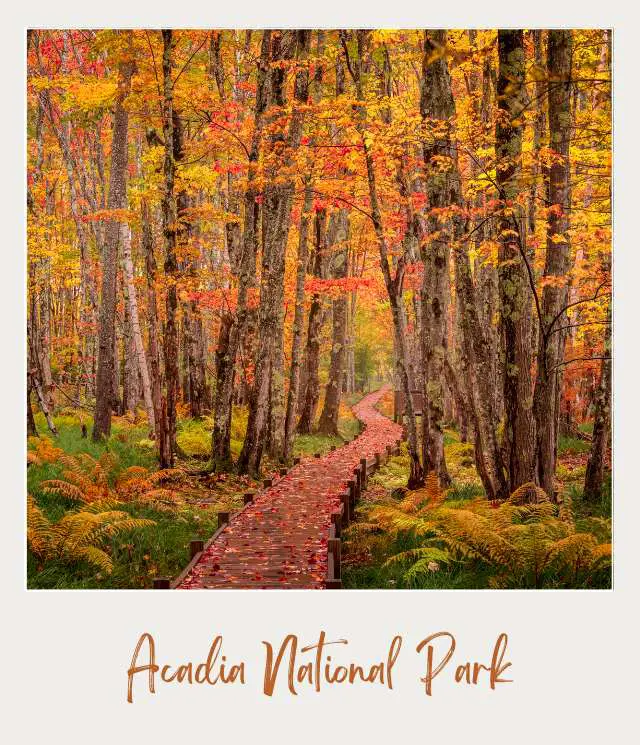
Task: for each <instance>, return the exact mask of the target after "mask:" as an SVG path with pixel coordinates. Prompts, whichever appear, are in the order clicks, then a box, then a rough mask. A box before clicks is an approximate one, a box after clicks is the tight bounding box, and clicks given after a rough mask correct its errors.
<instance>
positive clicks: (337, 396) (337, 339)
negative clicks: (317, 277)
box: [318, 209, 349, 436]
mask: <svg viewBox="0 0 640 745" xmlns="http://www.w3.org/2000/svg"><path fill="white" fill-rule="evenodd" d="M327 238H328V244H329V246H335V245H336V244H337V245H338V246H340V248H339V249H338V251H337V252H336V254H335V255H334V256H333V257H332V260H331V263H332V269H331V275H332V276H333V277H334V278H335V279H344V278H345V277H346V276H347V272H348V268H349V266H348V258H349V251H348V248H347V246H346V245H345V244H346V242H347V241H348V240H349V213H348V212H347V210H346V209H340V210H337V211H336V212H334V213H332V215H331V217H330V218H329V228H328V230H327ZM347 313H348V298H347V295H346V294H344V293H343V294H341V295H340V297H338V298H337V299H336V300H334V301H333V340H332V344H331V362H330V363H329V379H328V380H327V387H326V389H325V397H324V406H323V408H322V412H321V414H320V421H319V423H318V431H319V432H321V433H322V434H325V435H336V436H337V435H338V434H339V433H338V417H339V414H340V401H341V399H342V389H343V384H344V376H345V372H346V361H347V358H346V351H347V348H346V344H347Z"/></svg>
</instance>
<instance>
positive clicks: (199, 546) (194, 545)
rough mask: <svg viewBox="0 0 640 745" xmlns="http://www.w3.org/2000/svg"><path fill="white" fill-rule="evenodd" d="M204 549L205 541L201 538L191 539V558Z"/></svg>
mask: <svg viewBox="0 0 640 745" xmlns="http://www.w3.org/2000/svg"><path fill="white" fill-rule="evenodd" d="M201 551H204V541H200V540H194V541H191V543H190V544H189V553H190V555H191V559H192V560H193V559H195V557H196V556H197V555H198V554H199V553H200V552H201Z"/></svg>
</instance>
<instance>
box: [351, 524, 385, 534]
mask: <svg viewBox="0 0 640 745" xmlns="http://www.w3.org/2000/svg"><path fill="white" fill-rule="evenodd" d="M381 530H382V529H381V528H380V526H379V525H377V524H376V523H367V522H357V523H351V525H349V527H348V528H345V531H344V532H345V533H346V534H348V535H359V534H362V533H380V532H381Z"/></svg>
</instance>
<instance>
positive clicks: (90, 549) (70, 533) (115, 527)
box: [27, 496, 155, 573]
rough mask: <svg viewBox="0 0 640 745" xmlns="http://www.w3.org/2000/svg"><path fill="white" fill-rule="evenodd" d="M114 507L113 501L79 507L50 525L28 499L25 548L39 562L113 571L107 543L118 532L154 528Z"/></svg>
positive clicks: (151, 521) (31, 500) (150, 521)
mask: <svg viewBox="0 0 640 745" xmlns="http://www.w3.org/2000/svg"><path fill="white" fill-rule="evenodd" d="M118 505H119V503H118V502H113V501H103V502H94V503H93V504H91V505H88V506H85V505H81V506H79V507H77V508H76V509H74V510H72V511H70V512H67V513H66V514H65V515H64V516H63V517H62V518H60V520H58V521H57V522H54V523H52V522H50V521H49V520H47V518H46V517H45V515H44V514H43V513H42V511H41V510H40V509H39V507H38V506H37V505H36V504H35V502H34V500H33V498H32V497H31V496H29V497H28V498H27V545H28V546H29V549H30V550H31V552H32V553H33V554H34V555H35V556H36V557H37V558H38V559H39V560H40V561H43V562H46V561H50V560H52V559H57V560H60V561H63V562H66V563H75V562H77V561H86V562H88V563H89V564H92V565H93V566H95V567H97V568H98V569H99V570H100V571H104V572H105V573H110V572H111V571H112V569H113V562H112V560H111V557H110V556H109V554H108V552H107V548H108V544H109V542H110V540H111V539H112V538H113V537H114V536H117V535H119V534H121V533H127V532H130V531H132V530H139V529H141V528H147V527H150V526H152V525H155V522H154V521H153V520H146V519H145V520H143V519H138V518H133V517H131V515H130V514H129V513H128V512H125V511H123V510H119V509H117V507H118Z"/></svg>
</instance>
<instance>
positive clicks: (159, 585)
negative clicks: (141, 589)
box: [153, 577, 171, 590]
mask: <svg viewBox="0 0 640 745" xmlns="http://www.w3.org/2000/svg"><path fill="white" fill-rule="evenodd" d="M153 589H154V590H170V589H171V580H170V579H169V578H168V577H155V578H154V580H153Z"/></svg>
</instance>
